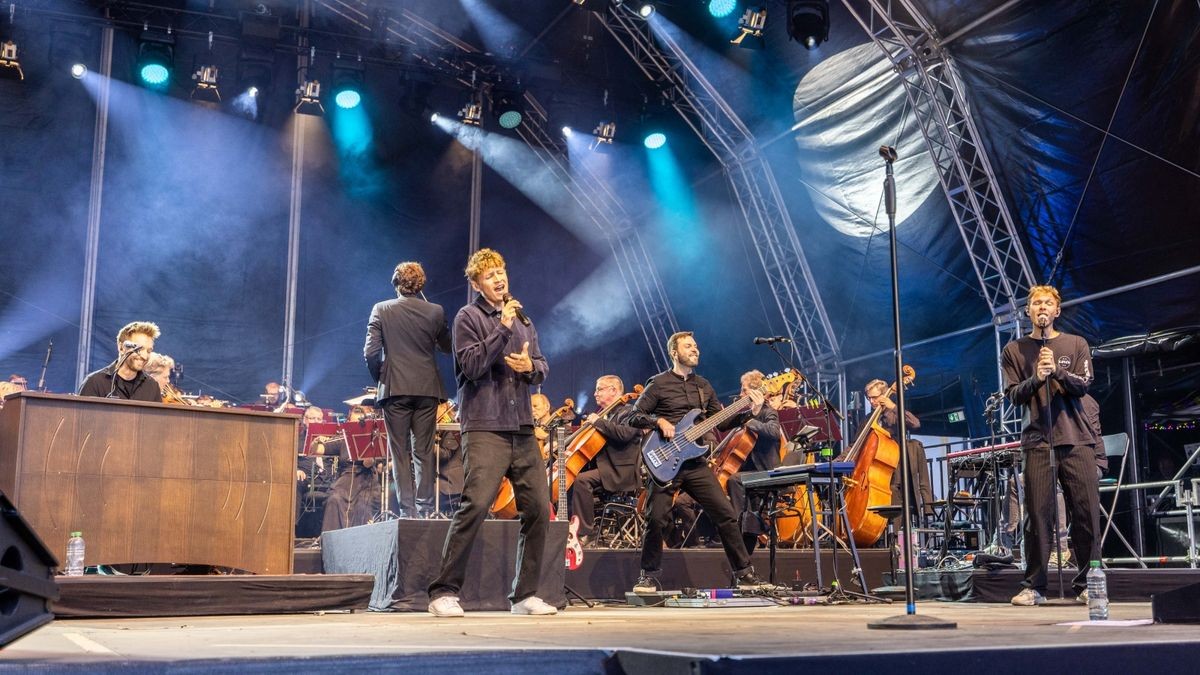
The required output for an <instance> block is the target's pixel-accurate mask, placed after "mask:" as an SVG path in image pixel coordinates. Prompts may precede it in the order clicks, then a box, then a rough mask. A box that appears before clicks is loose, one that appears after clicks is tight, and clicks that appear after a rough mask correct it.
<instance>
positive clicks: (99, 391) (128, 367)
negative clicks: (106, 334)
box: [79, 321, 162, 403]
mask: <svg viewBox="0 0 1200 675" xmlns="http://www.w3.org/2000/svg"><path fill="white" fill-rule="evenodd" d="M160 334H161V332H160V331H159V330H158V326H156V325H154V324H152V323H150V322H149V321H134V322H132V323H128V324H125V327H124V328H122V329H121V331H120V332H119V333H117V358H116V360H115V361H113V362H112V363H110V364H108V365H107V366H105V367H103V368H101V369H100V370H97V371H96V372H94V373H91V374H89V375H88V376H87V378H85V379H84V380H83V386H81V387H80V388H79V395H80V396H98V397H100V398H122V399H126V400H130V401H153V402H154V403H162V390H160V389H159V387H158V382H156V381H155V380H154V378H152V377H150V376H149V375H146V373H144V372H142V370H143V369H144V368H145V367H146V361H148V360H149V359H150V355H151V354H153V353H154V341H155V340H157V339H158V336H159V335H160Z"/></svg>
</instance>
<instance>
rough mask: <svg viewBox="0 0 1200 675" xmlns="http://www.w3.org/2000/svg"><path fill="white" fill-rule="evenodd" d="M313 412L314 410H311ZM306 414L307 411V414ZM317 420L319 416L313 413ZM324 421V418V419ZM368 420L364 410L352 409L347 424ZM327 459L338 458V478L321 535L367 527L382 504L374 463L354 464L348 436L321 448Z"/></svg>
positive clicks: (327, 505) (323, 517)
mask: <svg viewBox="0 0 1200 675" xmlns="http://www.w3.org/2000/svg"><path fill="white" fill-rule="evenodd" d="M310 410H311V408H310ZM306 412H307V411H306ZM313 416H314V417H315V416H316V413H313ZM322 417H324V415H322ZM366 419H367V414H366V410H365V409H364V408H363V407H362V406H358V405H356V406H352V407H351V408H350V414H349V415H348V416H347V417H346V421H347V422H348V423H355V422H361V421H364V420H366ZM317 452H318V454H321V455H324V456H327V457H328V456H332V455H337V457H338V477H337V479H336V480H334V481H333V485H331V486H330V487H329V495H328V496H327V497H326V498H325V513H324V515H323V516H322V518H321V531H322V532H328V531H330V530H340V529H342V528H345V527H355V526H357V525H366V524H367V521H369V520H370V519H371V516H372V515H374V514H375V512H376V510H377V508H378V501H379V483H378V482H377V481H376V479H375V464H376V462H375V460H374V459H372V458H369V457H368V458H365V459H361V460H351V458H350V448H349V446H348V445H347V443H346V438H345V436H337V437H335V438H332V439H330V440H328V441H326V442H325V443H323V444H322V447H321V448H320V449H319V450H318V451H317Z"/></svg>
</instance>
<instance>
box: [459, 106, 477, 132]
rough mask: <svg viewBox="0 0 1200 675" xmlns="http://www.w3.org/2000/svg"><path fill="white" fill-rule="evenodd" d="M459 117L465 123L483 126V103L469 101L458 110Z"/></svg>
mask: <svg viewBox="0 0 1200 675" xmlns="http://www.w3.org/2000/svg"><path fill="white" fill-rule="evenodd" d="M458 117H459V119H461V120H462V122H463V124H466V125H467V126H472V127H478V126H482V125H483V104H482V103H480V102H479V101H468V102H467V104H466V105H464V106H463V107H462V110H459V111H458Z"/></svg>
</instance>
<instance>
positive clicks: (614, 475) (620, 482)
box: [570, 375, 642, 544]
mask: <svg viewBox="0 0 1200 675" xmlns="http://www.w3.org/2000/svg"><path fill="white" fill-rule="evenodd" d="M624 393H625V383H624V382H622V381H621V378H619V377H617V376H616V375H604V376H603V377H601V378H600V379H598V380H596V406H597V407H598V408H599V409H600V410H604V409H605V408H607V407H608V406H610V405H612V403H613V402H614V401H616V400H617V399H619V398H621V396H622V395H623V394H624ZM632 412H633V404H631V403H626V404H625V405H620V406H617V407H615V408H613V409H612V410H611V411H609V413H608V414H607V415H605V416H604V417H600V415H599V414H598V413H592V414H591V415H589V416H588V418H587V422H586V423H587V424H590V425H592V426H593V427H594V428H595V429H596V431H597V432H598V433H599V434H600V435H601V436H603V437H604V440H605V441H606V442H605V444H604V447H603V448H601V450H600V453H599V454H598V455H596V468H594V469H588V470H587V471H584V472H582V473H580V474H579V476H578V477H576V478H575V483H574V484H573V485H572V486H571V504H570V507H571V508H570V513H571V515H572V516H579V541H580V543H581V544H587V543H588V539H589V538H591V536H592V530H593V527H594V524H595V520H596V497H595V495H596V490H597V489H598V488H601V487H603V488H604V489H605V490H607V491H608V492H636V491H637V489H638V458H639V457H641V452H640V450H641V440H642V432H641V430H640V429H634V428H633V427H631V426H629V425H628V424H625V423H624V422H623V420H624V419H625V418H626V417H627V416H629V415H630V414H631V413H632Z"/></svg>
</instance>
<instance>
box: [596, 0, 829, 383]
mask: <svg viewBox="0 0 1200 675" xmlns="http://www.w3.org/2000/svg"><path fill="white" fill-rule="evenodd" d="M602 21H603V24H604V27H605V28H606V29H607V30H608V32H609V33H610V34H611V35H612V36H613V38H614V39H615V40H616V41H617V43H618V44H619V45H620V46H621V48H622V49H623V50H624V51H625V52H626V53H627V54H628V55H629V56H630V58H632V59H633V61H634V62H635V64H636V65H637V66H638V68H640V69H641V71H642V72H643V73H644V74H645V75H646V77H648V78H649V79H650V80H651V81H652V82H654V83H656V84H657V85H658V86H659V88H660V89H661V90H662V91H663V94H664V96H665V97H666V100H667V102H668V103H670V104H671V106H672V107H674V108H675V110H676V111H677V112H678V113H679V114H680V115H681V116H682V117H683V119H684V121H685V122H686V123H687V124H688V126H690V127H691V128H692V130H693V131H694V132H695V133H696V135H697V136H698V137H699V138H700V140H701V141H702V142H704V144H705V145H706V146H707V147H708V149H709V150H710V151H711V152H712V153H713V155H715V156H716V158H717V160H718V161H719V162H720V163H721V166H722V168H723V170H724V172H725V174H726V176H727V177H728V179H729V183H730V185H731V187H732V188H733V192H734V195H735V196H736V198H737V202H738V206H739V208H740V209H741V212H742V216H743V219H744V221H745V224H746V228H747V230H748V231H749V233H750V237H751V240H752V241H753V243H754V248H755V251H756V252H757V254H758V258H759V261H760V263H761V264H762V268H763V271H764V273H765V275H766V279H767V283H768V285H769V286H770V288H771V293H772V295H773V296H774V299H775V304H776V307H777V308H778V310H779V314H780V316H781V317H782V318H783V322H784V332H785V333H786V334H787V335H788V337H790V338H791V340H792V355H793V357H794V358H795V360H796V362H797V363H798V365H799V366H800V367H801V368H803V369H804V370H805V371H808V372H809V373H813V372H815V373H816V374H817V377H816V378H815V379H816V384H817V385H818V386H819V388H820V389H821V390H822V391H823V392H824V393H825V394H826V395H827V396H828V397H830V398H834V397H835V396H837V397H838V398H839V399H840V395H839V391H840V390H841V389H842V386H841V381H842V378H841V377H839V375H840V373H841V371H842V366H841V363H840V362H841V353H840V349H839V346H838V343H837V340H836V339H835V337H834V333H833V328H832V326H831V324H830V322H829V317H828V315H827V314H826V312H825V306H824V304H822V302H821V297H820V294H819V293H818V292H817V287H816V283H815V281H814V280H813V276H812V271H811V270H810V269H809V266H808V261H807V259H806V258H805V256H804V249H803V247H802V246H801V244H800V238H799V236H798V235H797V233H796V228H795V227H794V226H793V224H792V220H791V216H790V215H789V213H788V211H787V206H786V204H785V203H784V201H783V197H782V195H781V194H780V191H779V185H778V184H777V183H776V181H775V175H774V173H773V172H772V171H771V167H770V164H769V163H768V162H767V160H766V159H765V158H764V157H763V156H762V154H761V152H760V149H759V147H758V143H757V141H756V140H755V138H754V135H753V134H752V133H751V132H750V130H749V129H748V128H747V127H746V125H745V124H744V123H743V122H742V120H741V119H740V118H739V117H738V115H737V114H736V113H735V112H734V110H733V108H732V107H730V106H729V104H728V103H727V102H726V101H725V100H724V99H723V98H722V97H721V95H720V94H719V93H718V92H717V90H716V88H715V87H713V85H712V83H710V82H709V81H708V79H707V78H706V77H705V76H704V74H703V73H702V72H701V71H700V69H699V68H698V67H697V66H696V64H695V63H694V62H693V61H692V60H691V59H690V58H688V56H687V55H686V54H685V53H684V52H683V50H682V49H681V48H680V46H679V45H678V44H677V43H676V42H675V41H674V40H673V39H672V38H671V37H670V36H668V35H666V34H652V32H651V30H650V27H649V25H648V24H647V23H646V21H645V20H644V19H642V18H641V17H640V16H638V15H637V13H636V12H635V11H634V9H633V8H632V7H629V6H627V3H623V4H619V5H614V6H613V7H612V8H611V9H610V11H609V12H608V13H606V14H604V15H602ZM660 45H661V47H660Z"/></svg>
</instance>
